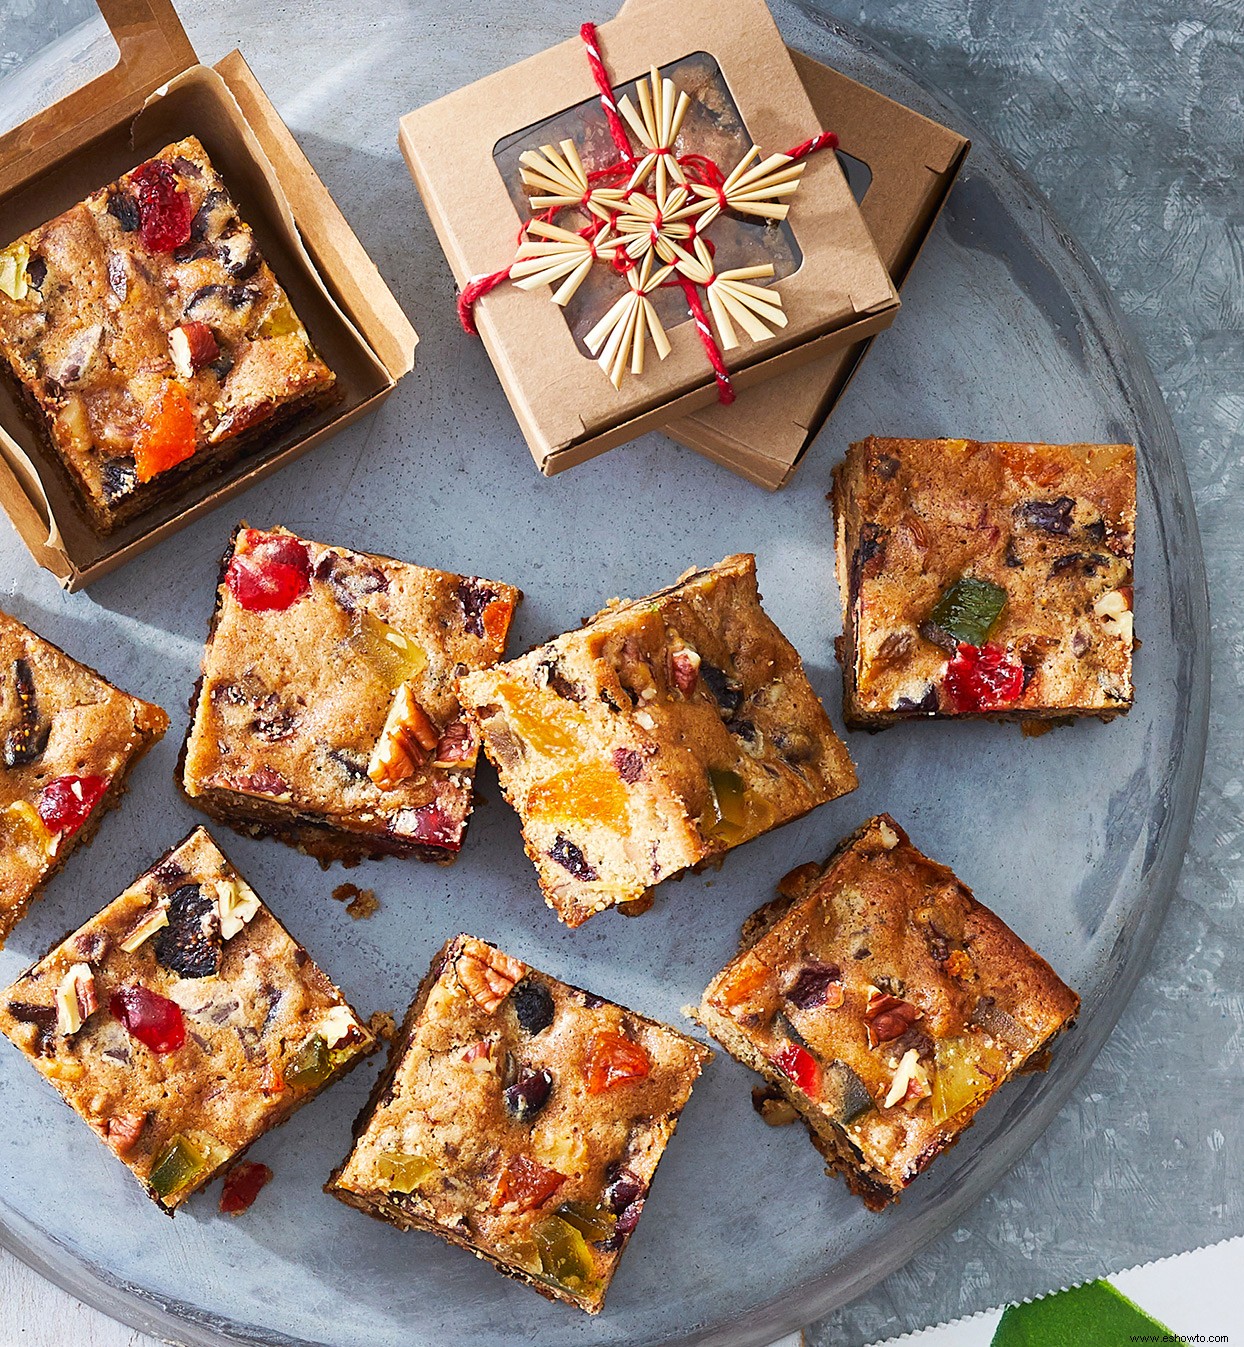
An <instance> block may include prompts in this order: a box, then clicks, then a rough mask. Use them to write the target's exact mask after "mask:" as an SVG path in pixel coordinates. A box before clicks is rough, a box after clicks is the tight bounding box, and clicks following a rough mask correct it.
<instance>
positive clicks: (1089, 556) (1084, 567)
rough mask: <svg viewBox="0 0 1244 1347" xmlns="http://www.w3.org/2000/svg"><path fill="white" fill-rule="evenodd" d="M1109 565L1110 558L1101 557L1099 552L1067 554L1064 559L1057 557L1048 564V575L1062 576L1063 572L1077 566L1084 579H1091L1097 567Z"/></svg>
mask: <svg viewBox="0 0 1244 1347" xmlns="http://www.w3.org/2000/svg"><path fill="white" fill-rule="evenodd" d="M1109 565H1110V558H1109V557H1106V556H1102V554H1101V553H1100V552H1068V553H1067V555H1066V556H1065V557H1057V558H1056V559H1055V560H1054V561H1053V562H1052V563H1051V564H1050V575H1051V576H1055V575H1062V573H1063V572H1064V571H1069V570H1071V569H1072V568H1073V567H1075V566H1079V567H1080V573H1081V574H1082V575H1083V576H1085V578H1086V579H1092V578H1093V576H1095V575H1096V574H1097V571H1098V568H1099V567H1101V566H1109Z"/></svg>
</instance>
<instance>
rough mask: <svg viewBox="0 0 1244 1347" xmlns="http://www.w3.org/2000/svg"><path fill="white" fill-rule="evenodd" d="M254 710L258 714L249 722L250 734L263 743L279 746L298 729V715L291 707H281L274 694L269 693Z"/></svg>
mask: <svg viewBox="0 0 1244 1347" xmlns="http://www.w3.org/2000/svg"><path fill="white" fill-rule="evenodd" d="M256 710H257V711H258V712H259V714H258V715H257V716H256V717H255V719H254V720H252V721H251V732H252V733H253V734H254V735H255V737H256V738H257V739H262V740H264V742H265V743H269V744H279V743H280V742H281V741H282V740H285V739H289V738H290V737H291V736H292V735H293V734H294V731H295V730H296V729H297V728H298V713H297V712H296V711H295V710H293V708H292V707H288V706H282V705H281V704H280V698H279V697H278V696H277V694H276V693H275V692H273V693H270V694H269V695H268V696H267V697H266V698H265V699H264V701H263V704H262V705H261V706H258V707H256Z"/></svg>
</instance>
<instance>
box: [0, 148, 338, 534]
mask: <svg viewBox="0 0 1244 1347" xmlns="http://www.w3.org/2000/svg"><path fill="white" fill-rule="evenodd" d="M152 164H160V165H163V166H165V169H164V171H165V172H167V173H169V174H171V175H172V178H173V180H174V181H175V182H176V191H177V192H178V194H179V195H183V196H184V198H185V199H186V200H187V201H188V203H189V205H188V206H187V207H186V210H187V212H193V221H192V224H191V232H190V237H189V239H188V240H187V241H186V242H185V243H184V244H183V245H182V246H179V247H176V248H174V249H172V250H170V251H162V250H159V249H156V250H153V249H151V248H148V247H146V246H145V244H144V242H143V231H142V229H141V228H140V225H139V220H140V212H139V207H138V203H137V197H136V188H135V174H136V173H139V172H140V170H146V169H147V168H148V167H149V166H150V165H152ZM6 254H7V255H8V256H9V257H11V258H12V259H13V260H14V261H15V262H17V263H19V264H20V267H19V269H18V270H17V271H15V277H18V278H19V283H18V284H16V285H14V286H11V287H10V289H11V290H13V291H14V293H12V294H10V293H4V292H3V291H0V357H2V358H3V359H2V360H0V364H4V365H6V366H7V368H8V371H9V373H10V375H11V376H12V377H13V379H14V380H15V381H16V382H17V384H18V385H19V387H21V389H22V390H23V393H24V394H25V396H26V398H27V400H28V402H29V403H30V405H31V407H32V409H34V411H35V412H36V420H37V422H38V423H39V424H40V426H41V428H42V429H43V430H44V431H45V432H46V434H47V437H48V439H49V440H50V442H51V444H52V446H53V448H54V450H55V451H56V454H57V456H58V458H59V460H60V462H61V463H62V464H63V466H64V467H65V469H66V471H67V472H68V474H69V476H70V479H71V480H72V482H73V483H74V485H75V486H76V488H77V489H78V491H79V492H80V494H81V496H82V499H83V503H84V504H85V506H86V507H87V509H88V512H89V513H90V515H91V518H92V520H93V522H94V523H95V524H96V526H97V527H99V528H100V529H101V530H102V531H105V532H106V531H110V530H112V529H114V528H116V527H118V526H119V525H120V524H121V523H123V522H125V521H126V520H127V519H129V518H132V517H133V516H134V515H135V514H137V513H139V512H141V511H142V510H143V509H146V508H147V507H148V506H149V505H150V504H151V503H152V502H153V500H154V499H155V498H156V497H157V496H159V495H161V494H164V493H165V492H167V491H169V490H171V489H173V488H176V487H180V486H182V485H184V483H185V482H186V481H187V480H189V479H192V478H198V477H201V476H203V475H204V474H205V473H206V472H208V471H212V470H215V469H218V468H219V467H221V466H223V465H224V464H225V463H227V462H228V461H230V460H232V459H234V458H236V457H237V456H238V455H239V454H240V453H242V452H244V451H245V450H246V449H248V448H250V447H253V446H254V445H255V444H256V443H257V442H258V441H257V438H256V436H255V435H254V434H252V433H251V432H254V431H256V430H259V429H263V430H265V431H269V432H270V431H271V430H272V429H273V428H274V426H275V425H276V423H277V421H278V420H282V421H283V420H285V419H288V417H289V416H290V415H291V414H292V413H293V412H294V411H301V410H303V409H304V408H305V407H307V406H309V405H311V404H313V403H318V402H321V401H323V400H324V399H325V398H326V397H327V396H328V395H330V394H331V392H332V388H333V384H334V381H335V376H334V375H333V372H332V371H331V370H330V369H329V368H328V367H327V366H326V365H325V364H324V362H323V361H322V360H321V359H320V358H319V356H318V355H317V354H316V353H315V351H314V350H313V348H312V346H311V343H310V338H309V337H308V335H307V331H306V329H305V327H304V326H303V324H302V323H301V321H300V320H299V319H298V317H297V315H296V314H295V313H294V311H293V309H292V307H291V306H290V303H289V299H288V297H287V296H286V294H285V292H284V290H283V289H282V288H281V285H280V283H279V282H278V281H277V279H276V277H275V276H274V275H273V273H272V270H271V268H270V267H269V266H268V264H267V263H266V262H265V261H264V260H263V258H262V256H261V255H260V253H259V250H258V247H257V245H256V243H255V240H254V237H253V235H252V234H251V231H250V228H249V226H248V225H247V224H246V223H245V222H244V221H242V220H241V219H240V218H239V217H238V214H237V208H236V206H235V205H234V203H233V201H232V200H231V198H230V197H229V194H228V191H227V190H226V188H225V186H224V184H223V183H222V182H221V180H220V178H219V176H218V175H217V173H216V170H215V169H214V168H213V167H212V164H211V162H210V160H209V159H208V157H207V155H206V153H205V151H204V149H203V147H202V145H201V144H200V143H199V142H198V140H197V139H195V138H194V137H193V136H191V137H188V138H187V139H185V140H182V141H179V142H178V143H176V144H174V145H169V146H167V147H165V148H164V149H163V150H161V151H160V153H159V154H158V155H156V156H155V157H154V159H152V160H149V161H147V164H144V165H139V166H138V168H137V169H135V170H133V171H132V172H131V173H127V174H124V175H123V176H122V177H121V178H119V179H118V180H117V181H116V182H114V183H111V184H109V185H108V186H107V187H103V188H101V189H100V190H99V191H97V192H94V193H92V195H91V196H89V197H87V198H86V200H85V201H83V202H81V203H79V204H78V205H76V206H74V207H72V208H71V209H70V210H68V211H66V212H65V213H64V214H63V215H60V216H58V217H57V218H56V219H54V220H51V221H49V222H48V223H47V224H45V225H42V226H40V228H38V229H35V230H32V231H31V232H30V233H29V234H27V235H25V236H24V237H23V238H21V239H18V240H17V241H16V242H15V243H13V244H12V245H10V247H9V248H8V249H6V250H5V254H0V269H2V264H3V258H4V256H5V255H6ZM187 328H189V329H190V330H191V331H192V332H194V333H195V334H196V336H197V339H198V341H199V343H200V345H199V346H198V347H197V348H196V349H195V351H194V352H193V358H192V357H191V354H190V351H189V348H188V347H185V346H182V347H179V346H178V344H177V343H178V342H179V341H181V338H179V337H178V336H177V335H176V334H177V332H178V331H179V330H182V331H185V330H186V329H187ZM170 384H176V386H177V387H178V388H179V389H180V390H181V391H182V393H184V394H185V396H186V398H187V400H188V404H189V407H190V408H191V410H192V413H193V417H194V422H195V433H194V441H195V449H194V452H193V454H192V456H191V457H189V458H186V459H184V460H183V461H182V462H180V463H178V464H176V465H174V466H168V467H165V468H164V469H163V470H162V471H156V472H155V473H154V475H152V476H150V478H149V480H145V481H144V480H142V478H143V476H144V473H142V472H140V471H139V470H138V468H137V467H136V462H135V460H136V445H137V443H138V441H139V440H140V438H141V436H142V435H143V433H144V426H146V425H149V424H150V422H151V421H152V419H153V418H154V417H155V415H156V413H157V409H158V408H159V406H160V405H161V403H162V399H163V397H164V394H165V391H166V389H167V388H168V386H169V385H170Z"/></svg>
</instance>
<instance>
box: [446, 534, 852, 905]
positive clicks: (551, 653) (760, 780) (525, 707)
mask: <svg viewBox="0 0 1244 1347" xmlns="http://www.w3.org/2000/svg"><path fill="white" fill-rule="evenodd" d="M459 692H460V696H461V698H462V704H463V708H464V710H465V713H466V715H467V718H468V720H470V721H471V722H473V723H474V724H475V725H477V726H478V727H479V730H480V733H481V734H482V736H483V742H484V748H485V750H486V751H487V753H488V756H489V757H490V758H491V759H492V760H493V762H494V763H495V764H496V766H497V771H498V774H499V775H500V778H501V786H502V789H503V790H504V791H505V794H506V798H507V799H508V800H509V801H510V803H511V804H512V805H513V806H514V807H515V808H516V809H517V810H518V812H519V814H520V815H521V816H522V820H523V837H524V840H525V842H526V847H527V854H528V855H529V856H530V857H531V859H532V860H533V861H534V862H535V865H536V869H537V871H538V872H539V877H540V887H541V888H542V889H543V891H544V894H545V897H546V899H547V900H548V903H549V906H550V907H552V908H553V910H554V911H555V912H556V913H557V915H558V916H559V917H560V918H561V919H562V921H564V922H566V924H567V925H569V926H578V925H581V924H582V923H583V922H585V921H586V920H587V919H588V918H589V917H590V916H592V915H593V914H594V913H596V912H600V911H602V910H603V909H604V908H606V907H608V906H610V905H611V904H625V903H638V902H639V901H640V900H642V899H644V898H645V896H646V893H647V890H648V889H649V888H650V887H651V886H652V885H654V884H658V883H660V881H661V880H663V879H667V878H668V877H669V876H670V875H674V874H677V873H678V872H679V871H681V870H685V869H687V868H688V867H689V866H693V865H698V864H699V863H701V862H703V861H706V860H709V859H711V858H712V857H714V856H719V855H721V854H722V853H723V852H725V851H728V850H729V849H730V848H731V847H735V846H738V845H739V844H740V843H741V842H746V841H748V840H749V839H751V838H753V837H755V836H757V835H758V834H759V833H762V832H765V831H767V830H768V829H769V828H773V827H776V826H777V825H778V824H781V823H786V822H788V821H789V820H791V819H793V818H798V817H799V815H801V814H805V813H807V811H808V810H809V809H812V808H813V807H814V806H816V805H818V804H823V803H824V802H825V801H826V800H832V799H834V798H835V797H836V796H839V795H843V794H845V793H846V792H847V791H850V790H854V789H855V785H856V780H855V769H854V767H853V766H852V764H851V759H850V757H849V756H848V754H847V751H846V749H845V747H844V746H843V744H842V743H841V741H840V740H839V739H838V737H837V735H835V734H834V731H833V727H832V726H831V725H830V723H829V717H828V716H827V715H826V714H825V710H824V708H823V707H822V706H821V704H820V702H819V701H818V700H817V698H816V694H815V693H814V692H813V690H812V687H811V685H810V684H809V682H808V679H807V676H806V675H805V673H804V671H803V665H802V664H801V663H800V661H799V656H798V654H797V653H796V652H795V649H794V647H793V646H792V645H791V644H790V642H789V641H788V640H787V639H786V638H785V637H784V636H783V635H782V633H781V632H780V631H779V630H778V629H777V627H776V626H775V625H774V624H773V622H772V621H771V620H770V618H769V617H768V616H767V615H766V614H765V612H764V610H763V609H762V608H761V606H760V594H759V592H758V591H757V588H756V559H755V557H752V556H733V557H727V558H726V560H725V561H723V562H721V563H720V564H719V565H717V566H712V567H710V568H708V569H707V570H698V571H689V572H688V573H687V574H686V575H685V576H683V577H682V579H681V580H680V581H679V582H678V583H677V584H676V585H674V586H673V587H672V588H670V589H664V590H661V591H660V592H659V593H657V594H653V595H651V596H650V597H648V598H646V599H639V600H636V601H634V602H631V603H623V602H621V601H619V600H614V602H613V603H611V604H610V605H609V606H608V607H607V608H605V609H604V610H603V611H602V612H600V613H598V614H597V615H596V616H595V617H594V618H592V619H591V620H590V621H589V622H588V623H587V624H586V625H585V626H584V627H582V628H581V629H580V630H579V631H574V632H570V633H569V634H567V635H565V636H559V637H558V638H557V639H556V640H554V641H550V642H549V643H548V644H547V645H543V646H539V647H538V648H537V649H535V650H533V651H531V652H530V653H528V654H526V655H524V656H522V658H521V659H516V660H511V661H510V662H509V663H507V664H503V665H500V666H499V667H497V668H495V669H490V670H488V671H487V672H484V673H477V674H472V675H470V676H469V677H466V678H464V679H462V680H461V682H460V683H459Z"/></svg>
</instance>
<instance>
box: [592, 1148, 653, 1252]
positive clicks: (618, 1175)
mask: <svg viewBox="0 0 1244 1347" xmlns="http://www.w3.org/2000/svg"><path fill="white" fill-rule="evenodd" d="M645 1195H646V1189H645V1188H644V1185H643V1180H642V1179H640V1178H639V1177H638V1176H637V1175H635V1174H633V1173H632V1172H631V1171H630V1170H629V1169H625V1168H623V1167H622V1166H620V1165H614V1166H612V1167H611V1169H610V1171H609V1177H608V1181H607V1183H606V1186H605V1202H606V1203H607V1204H608V1206H609V1209H610V1210H611V1211H612V1212H614V1213H615V1214H616V1216H617V1218H618V1219H617V1221H616V1222H615V1223H614V1227H613V1233H612V1234H611V1235H610V1236H609V1237H608V1238H607V1239H603V1240H600V1241H598V1242H597V1248H599V1249H603V1250H605V1251H606V1252H613V1250H615V1249H620V1248H621V1247H622V1245H623V1244H625V1243H626V1238H627V1236H628V1235H629V1234H630V1233H631V1232H632V1231H633V1230H634V1229H635V1227H636V1226H637V1225H638V1224H639V1217H640V1213H641V1212H642V1211H643V1209H644V1197H645Z"/></svg>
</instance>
